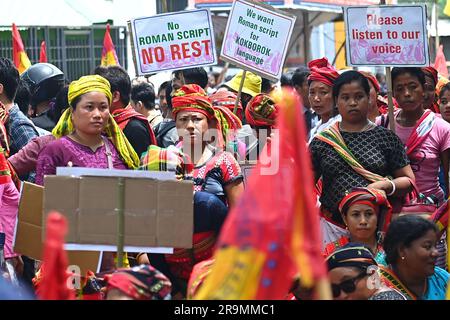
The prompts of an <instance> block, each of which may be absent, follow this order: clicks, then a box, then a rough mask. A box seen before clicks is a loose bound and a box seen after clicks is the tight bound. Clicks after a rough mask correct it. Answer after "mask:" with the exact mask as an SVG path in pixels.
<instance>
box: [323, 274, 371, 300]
mask: <svg viewBox="0 0 450 320" xmlns="http://www.w3.org/2000/svg"><path fill="white" fill-rule="evenodd" d="M365 276H367V273H366V272H362V273H360V274H359V275H357V276H356V277H354V278H351V279H348V280H345V281H342V282H341V283H340V284H331V290H332V292H333V297H334V298H337V297H339V296H340V295H341V290H342V291H344V292H345V293H352V292H355V290H356V283H357V281H358V280H360V279H362V278H364V277H365Z"/></svg>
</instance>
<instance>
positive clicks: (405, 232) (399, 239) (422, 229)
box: [383, 215, 438, 264]
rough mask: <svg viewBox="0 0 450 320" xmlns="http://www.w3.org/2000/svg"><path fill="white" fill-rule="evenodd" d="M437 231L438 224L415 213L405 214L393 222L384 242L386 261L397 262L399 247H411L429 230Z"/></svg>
mask: <svg viewBox="0 0 450 320" xmlns="http://www.w3.org/2000/svg"><path fill="white" fill-rule="evenodd" d="M430 230H432V231H435V232H437V231H438V229H437V227H436V224H434V223H433V222H431V221H429V220H426V219H423V218H421V217H419V216H415V215H404V216H401V217H399V218H397V219H395V220H393V221H392V222H391V224H390V225H389V228H388V230H387V232H386V236H385V238H384V242H383V249H384V251H385V252H386V262H387V263H389V264H396V263H397V261H398V259H399V252H398V251H399V248H400V247H401V246H405V247H409V246H410V245H411V243H412V242H413V241H415V240H417V239H419V238H421V237H423V236H424V235H425V234H426V233H427V232H428V231H430Z"/></svg>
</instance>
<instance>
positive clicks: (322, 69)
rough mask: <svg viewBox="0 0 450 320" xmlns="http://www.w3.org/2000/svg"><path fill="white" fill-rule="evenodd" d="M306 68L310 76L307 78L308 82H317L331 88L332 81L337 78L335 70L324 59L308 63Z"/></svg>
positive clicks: (337, 74)
mask: <svg viewBox="0 0 450 320" xmlns="http://www.w3.org/2000/svg"><path fill="white" fill-rule="evenodd" d="M308 67H309V69H310V70H311V74H310V75H309V77H308V80H309V81H319V82H322V83H324V84H326V85H327V86H330V87H332V86H333V83H334V81H335V80H336V79H337V77H339V73H338V72H337V70H336V69H335V68H334V67H333V66H332V65H331V64H330V63H329V62H328V59H327V58H325V57H323V58H320V59H316V60H312V61H310V62H309V63H308Z"/></svg>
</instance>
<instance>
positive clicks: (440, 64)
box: [434, 44, 448, 78]
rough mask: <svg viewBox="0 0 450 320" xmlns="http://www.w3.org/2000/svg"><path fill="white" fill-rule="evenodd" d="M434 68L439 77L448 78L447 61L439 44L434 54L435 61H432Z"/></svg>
mask: <svg viewBox="0 0 450 320" xmlns="http://www.w3.org/2000/svg"><path fill="white" fill-rule="evenodd" d="M434 68H435V69H436V70H437V71H438V73H439V74H440V75H442V76H443V77H445V78H448V69H447V60H446V59H445V55H444V46H443V45H442V44H441V45H440V46H439V50H438V51H437V52H436V60H435V61H434Z"/></svg>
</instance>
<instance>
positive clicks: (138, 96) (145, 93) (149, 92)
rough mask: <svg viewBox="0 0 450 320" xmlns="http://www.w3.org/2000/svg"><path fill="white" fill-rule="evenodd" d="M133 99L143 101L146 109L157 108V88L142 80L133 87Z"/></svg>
mask: <svg viewBox="0 0 450 320" xmlns="http://www.w3.org/2000/svg"><path fill="white" fill-rule="evenodd" d="M131 100H133V101H134V102H137V101H141V102H142V103H143V104H144V107H145V109H147V110H153V109H155V89H154V88H153V86H152V85H151V84H150V83H145V82H141V83H138V84H136V85H134V86H132V87H131Z"/></svg>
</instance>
